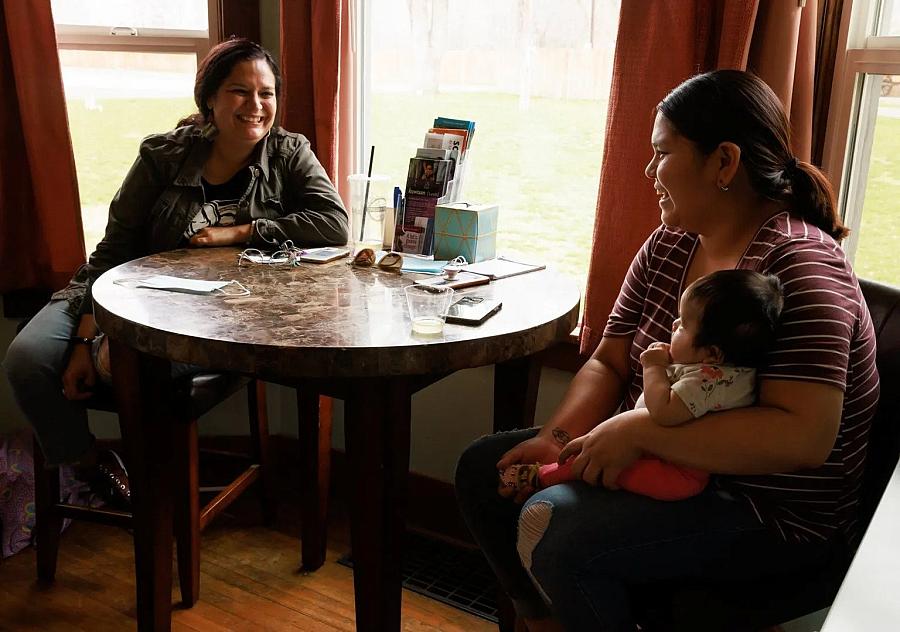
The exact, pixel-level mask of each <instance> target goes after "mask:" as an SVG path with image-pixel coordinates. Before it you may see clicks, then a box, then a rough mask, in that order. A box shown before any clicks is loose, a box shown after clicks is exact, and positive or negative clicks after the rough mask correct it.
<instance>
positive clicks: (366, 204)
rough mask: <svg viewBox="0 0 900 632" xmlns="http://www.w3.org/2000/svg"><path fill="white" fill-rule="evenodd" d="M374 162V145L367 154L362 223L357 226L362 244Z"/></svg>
mask: <svg viewBox="0 0 900 632" xmlns="http://www.w3.org/2000/svg"><path fill="white" fill-rule="evenodd" d="M373 162H375V145H372V151H371V152H370V153H369V174H368V177H367V178H366V194H365V196H364V197H363V207H362V222H360V225H359V241H360V242H362V240H363V235H365V234H366V210H367V209H368V208H369V183H371V182H372V163H373Z"/></svg>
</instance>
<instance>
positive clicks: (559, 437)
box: [553, 428, 572, 446]
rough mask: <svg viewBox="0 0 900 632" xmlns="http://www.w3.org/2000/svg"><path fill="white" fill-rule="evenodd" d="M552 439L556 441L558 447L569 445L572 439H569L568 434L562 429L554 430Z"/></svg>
mask: <svg viewBox="0 0 900 632" xmlns="http://www.w3.org/2000/svg"><path fill="white" fill-rule="evenodd" d="M553 439H554V440H556V442H557V443H558V444H559V445H561V446H565V445H566V444H567V443H569V441H571V440H572V437H570V436H569V433H568V432H566V431H565V430H563V429H562V428H554V429H553Z"/></svg>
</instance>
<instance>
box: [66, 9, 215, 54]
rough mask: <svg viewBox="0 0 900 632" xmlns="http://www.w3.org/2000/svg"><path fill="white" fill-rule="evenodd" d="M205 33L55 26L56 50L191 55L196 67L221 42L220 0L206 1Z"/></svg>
mask: <svg viewBox="0 0 900 632" xmlns="http://www.w3.org/2000/svg"><path fill="white" fill-rule="evenodd" d="M206 4H207V24H208V25H209V26H208V28H207V30H206V31H193V30H183V29H157V28H135V27H130V26H114V27H107V26H83V25H76V24H55V29H56V47H57V49H62V50H90V51H118V52H142V53H189V52H193V53H194V55H195V56H196V58H197V63H198V64H199V63H200V60H201V59H203V57H204V56H205V55H206V53H208V52H209V49H210V48H212V46H213V44H214V43H215V42H217V41H219V40H220V39H221V37H220V35H219V33H218V31H219V30H220V29H219V27H218V25H219V24H220V23H221V19H220V17H221V11H220V8H219V4H220V1H219V0H207V3H206Z"/></svg>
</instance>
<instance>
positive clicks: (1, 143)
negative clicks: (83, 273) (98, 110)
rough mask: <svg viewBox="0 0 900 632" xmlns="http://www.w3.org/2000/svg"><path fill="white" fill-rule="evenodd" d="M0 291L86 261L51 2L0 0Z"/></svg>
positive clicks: (56, 283) (43, 283)
mask: <svg viewBox="0 0 900 632" xmlns="http://www.w3.org/2000/svg"><path fill="white" fill-rule="evenodd" d="M0 94H2V97H0V98H2V100H3V103H2V107H0V139H2V140H0V292H8V291H12V290H21V289H32V288H34V289H43V290H48V289H49V290H53V289H58V288H60V287H62V286H64V285H65V284H66V282H67V281H68V279H69V277H70V276H71V275H72V272H73V271H74V270H75V269H76V268H77V267H78V266H79V265H80V264H81V263H83V262H84V260H85V253H84V236H83V235H82V229H81V206H80V203H79V198H78V182H77V180H76V177H75V161H74V158H73V157H72V143H71V139H70V137H69V124H68V118H67V115H66V103H65V97H64V94H63V84H62V76H61V74H60V70H59V57H58V55H57V52H56V33H55V30H54V27H53V17H52V15H51V13H50V3H49V2H22V1H21V0H0Z"/></svg>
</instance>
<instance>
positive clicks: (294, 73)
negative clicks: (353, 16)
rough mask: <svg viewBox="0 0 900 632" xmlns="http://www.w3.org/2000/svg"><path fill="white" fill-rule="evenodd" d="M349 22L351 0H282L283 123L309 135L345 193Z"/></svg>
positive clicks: (349, 135) (349, 149)
mask: <svg viewBox="0 0 900 632" xmlns="http://www.w3.org/2000/svg"><path fill="white" fill-rule="evenodd" d="M350 26H351V24H350V0H281V64H282V71H283V75H284V77H283V84H282V97H281V120H282V125H283V126H284V127H285V128H286V129H288V130H290V131H292V132H299V133H301V134H303V135H304V136H306V137H307V138H309V140H310V143H311V144H312V148H313V151H315V153H316V156H317V157H318V158H319V162H321V163H322V166H323V167H324V168H325V171H326V172H327V173H328V176H329V177H330V178H331V180H332V182H334V184H335V185H336V186H337V187H338V191H340V192H341V193H342V196H343V194H344V193H345V191H344V190H343V189H344V188H345V186H346V185H345V183H346V179H347V175H349V174H350V172H351V170H352V156H353V125H352V122H353V116H352V107H353V93H352V86H353V81H352V76H353V74H352V68H353V65H352V64H353V51H352V48H351V43H350ZM344 199H347V198H346V197H345V198H344Z"/></svg>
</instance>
